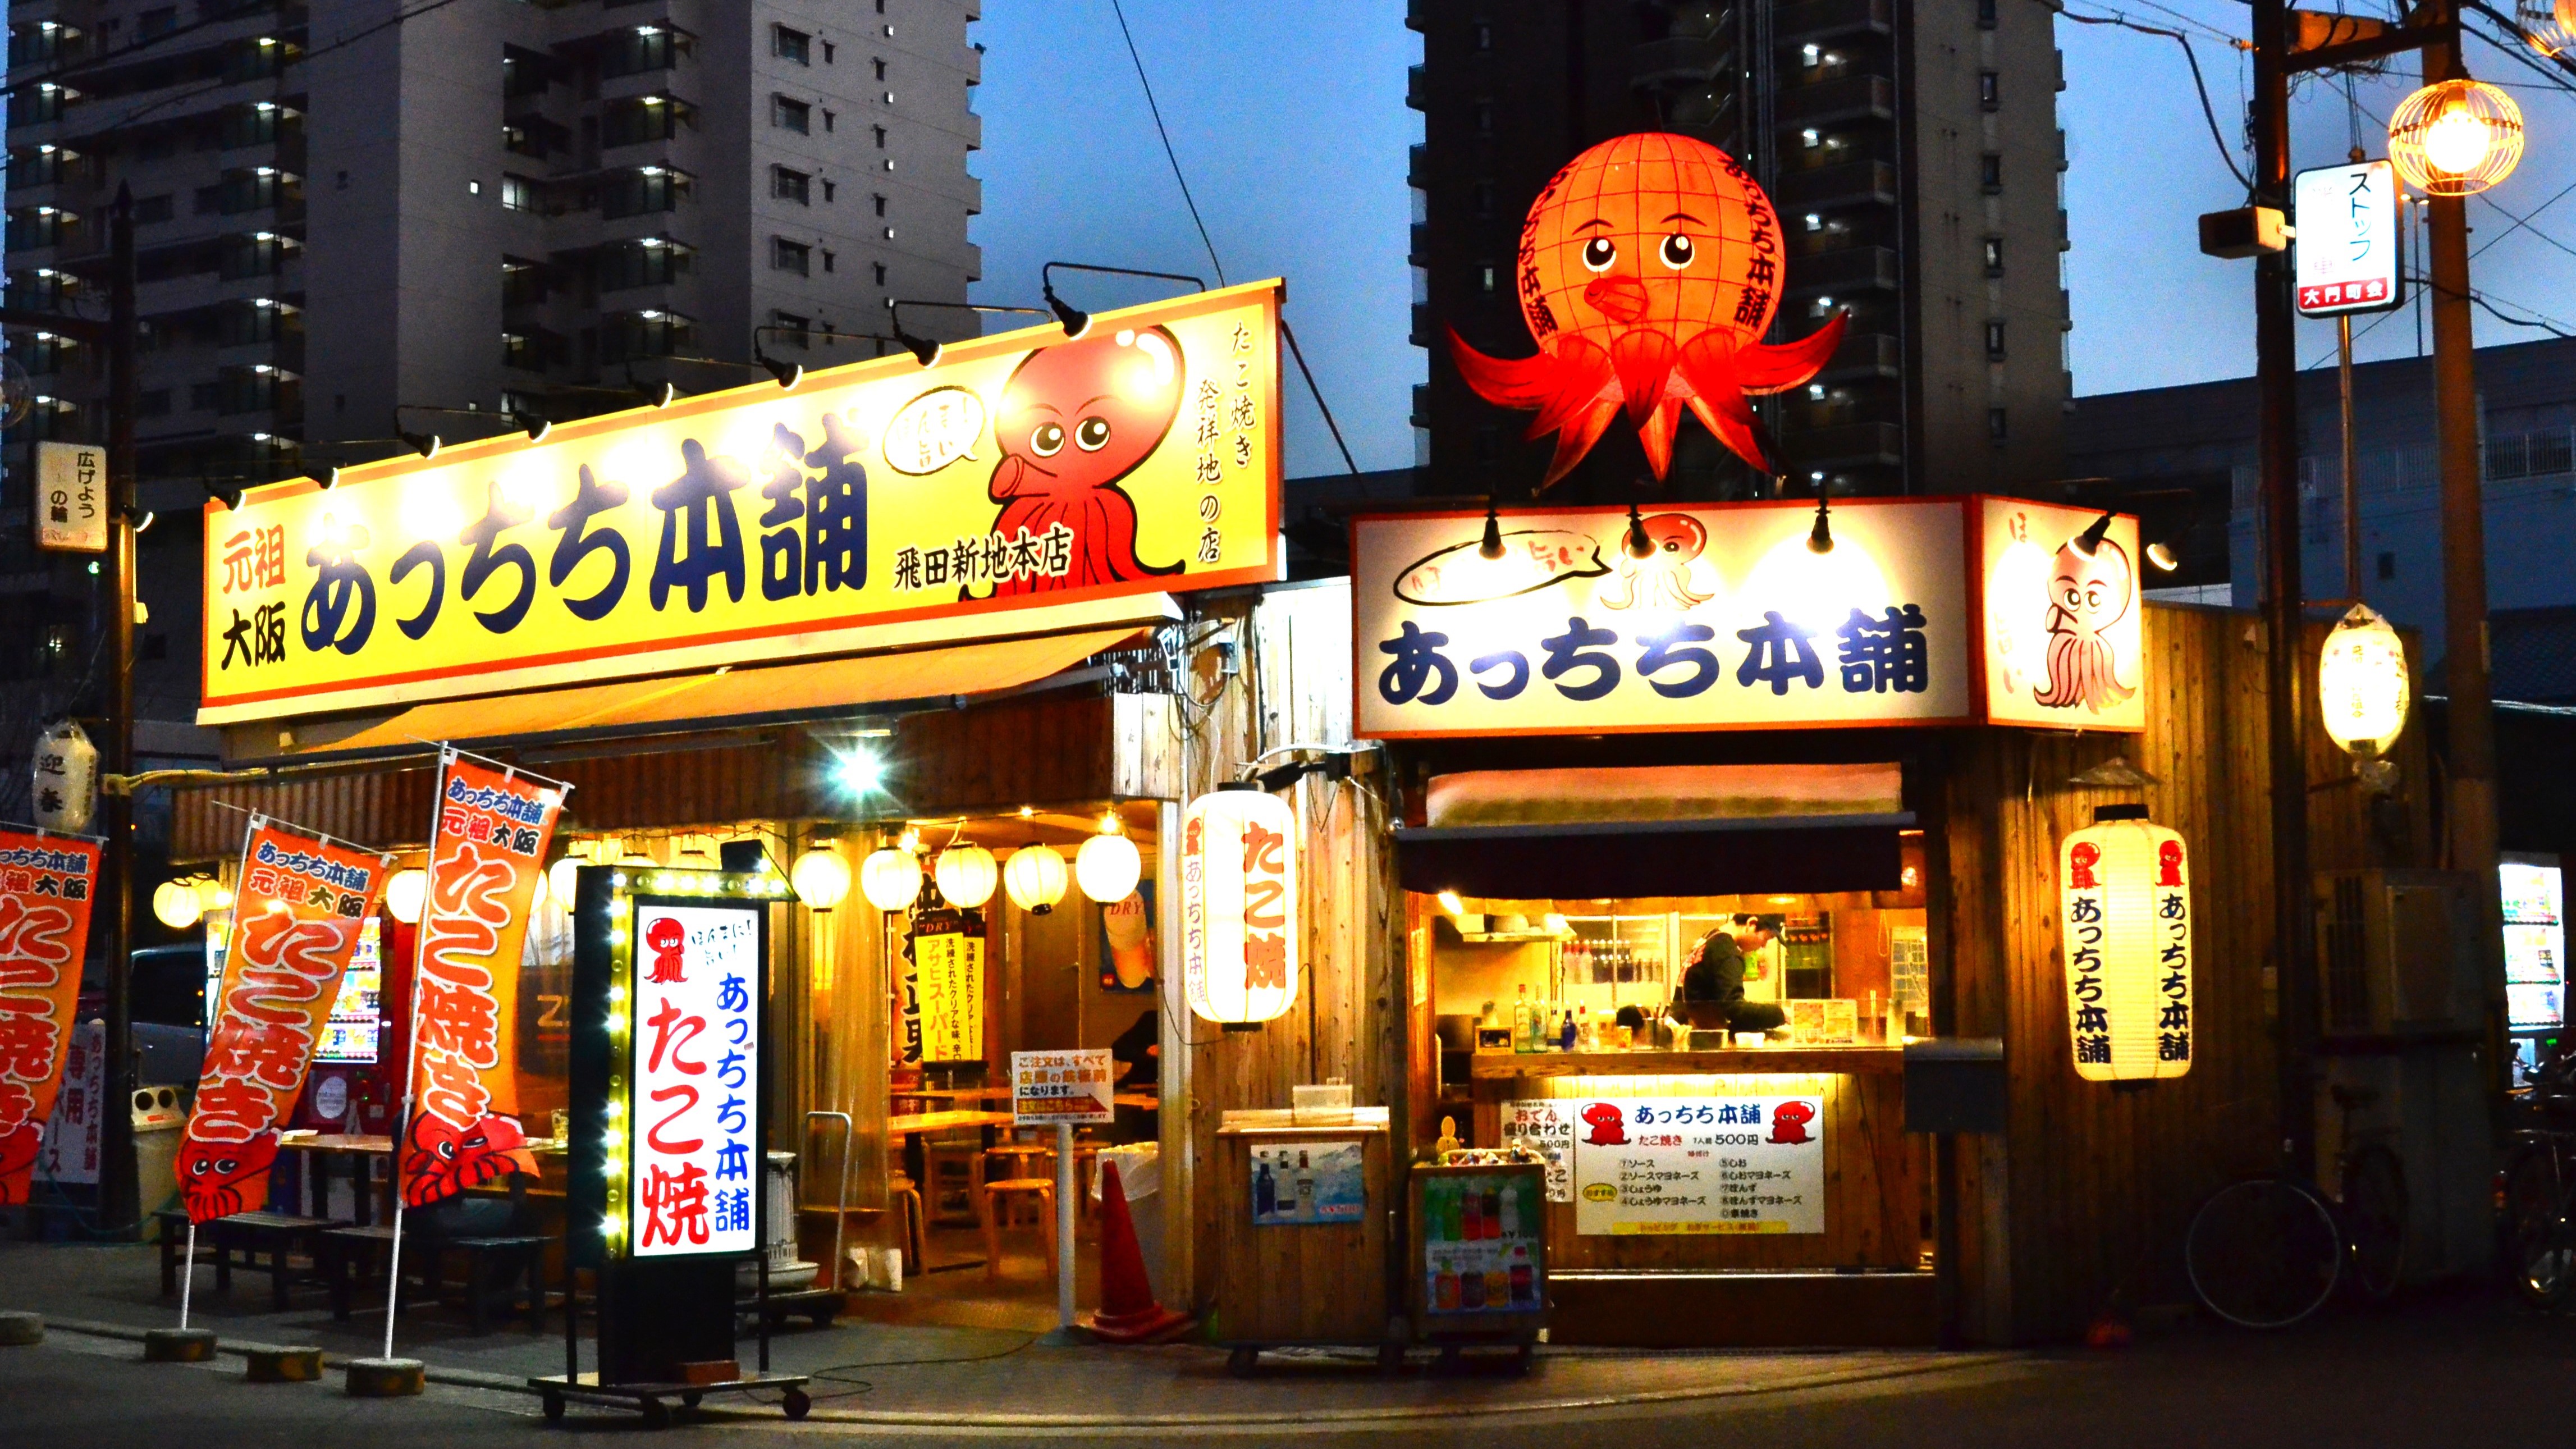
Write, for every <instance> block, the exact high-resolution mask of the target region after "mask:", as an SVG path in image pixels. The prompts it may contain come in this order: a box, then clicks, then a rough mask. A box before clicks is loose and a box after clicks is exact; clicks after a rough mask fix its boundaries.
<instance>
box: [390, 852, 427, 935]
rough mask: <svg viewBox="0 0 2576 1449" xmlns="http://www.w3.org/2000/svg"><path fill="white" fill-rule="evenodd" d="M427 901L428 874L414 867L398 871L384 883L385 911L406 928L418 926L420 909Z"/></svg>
mask: <svg viewBox="0 0 2576 1449" xmlns="http://www.w3.org/2000/svg"><path fill="white" fill-rule="evenodd" d="M428 900H429V872H427V871H425V870H422V869H421V868H420V867H418V866H414V867H412V868H411V869H409V870H398V871H395V872H394V874H393V879H391V880H388V881H386V882H385V909H386V910H389V911H391V912H393V915H394V919H395V920H397V921H400V922H402V923H403V924H404V925H406V926H416V925H419V924H420V908H421V907H422V906H423V905H425V904H427V903H428Z"/></svg>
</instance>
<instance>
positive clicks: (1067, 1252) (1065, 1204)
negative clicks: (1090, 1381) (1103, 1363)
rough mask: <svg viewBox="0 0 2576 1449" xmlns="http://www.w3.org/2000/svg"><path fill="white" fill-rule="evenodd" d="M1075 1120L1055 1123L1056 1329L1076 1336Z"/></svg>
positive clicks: (1064, 1335) (1068, 1336)
mask: <svg viewBox="0 0 2576 1449" xmlns="http://www.w3.org/2000/svg"><path fill="white" fill-rule="evenodd" d="M1073 1210H1074V1201H1073V1124H1072V1123H1070V1122H1058V1123H1057V1124H1055V1331H1056V1332H1057V1333H1058V1334H1060V1335H1062V1336H1063V1337H1064V1338H1066V1339H1073V1338H1074V1337H1075V1336H1076V1335H1075V1331H1074V1327H1073V1277H1074V1264H1073V1218H1074V1211H1073Z"/></svg>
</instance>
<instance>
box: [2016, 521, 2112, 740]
mask: <svg viewBox="0 0 2576 1449" xmlns="http://www.w3.org/2000/svg"><path fill="white" fill-rule="evenodd" d="M2110 528H2111V515H2110V514H2107V513H2106V514H2103V515H2102V516H2101V517H2100V518H2098V519H2095V520H2094V522H2093V526H2092V527H2090V528H2087V529H2086V530H2084V531H2083V532H2082V533H2079V534H2077V535H2076V536H2075V537H2073V538H2070V539H2068V540H2067V541H2066V542H2065V543H2064V544H2063V545H2062V546H2060V547H2059V549H2058V550H2057V567H2056V569H2055V570H2054V572H2053V574H2052V576H2051V578H2050V579H2049V584H2048V683H2047V685H2046V686H2045V687H2044V688H2042V689H2041V690H2040V691H2039V692H2038V693H2036V694H2034V695H2032V696H2031V700H2032V702H2033V703H2035V704H2038V705H2040V706H2041V707H2043V708H2046V709H2071V708H2073V707H2074V706H2076V705H2079V704H2080V705H2082V706H2084V707H2085V708H2086V709H2088V710H2090V711H2092V712H2093V713H2095V714H2099V713H2101V712H2102V711H2103V710H2104V709H2106V708H2108V707H2110V706H2112V705H2115V704H2118V703H2120V702H2121V701H2123V700H2126V699H2127V698H2128V697H2129V696H2130V695H2133V694H2135V693H2137V691H2136V690H2135V689H2132V688H2130V687H2129V686H2127V685H2124V684H2122V683H2121V682H2120V667H2119V659H2118V656H2117V655H2116V654H2115V653H2114V652H2113V650H2112V648H2111V641H2110V640H2109V639H2108V638H2106V637H2104V635H2105V631H2107V630H2108V629H2110V627H2111V626H2112V625H2114V624H2116V623H2118V622H2120V619H2121V618H2122V616H2124V615H2126V614H2127V613H2128V612H2129V606H2130V598H2129V595H2130V594H2131V593H2132V592H2133V590H2134V588H2135V585H2136V582H2137V573H2136V570H2134V569H2133V568H2132V567H2131V566H2130V564H2129V555H2128V552H2127V550H2125V549H2123V548H2121V547H2120V545H2118V544H2117V543H2114V542H2112V541H2111V540H2110V539H2109V538H2108V537H2106V536H2105V535H2107V534H2108V533H2109V532H2110Z"/></svg>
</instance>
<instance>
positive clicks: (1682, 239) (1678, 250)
mask: <svg viewBox="0 0 2576 1449" xmlns="http://www.w3.org/2000/svg"><path fill="white" fill-rule="evenodd" d="M1662 250H1663V258H1664V265H1665V266H1667V267H1670V268H1672V269H1673V270H1674V271H1676V272H1678V271H1680V270H1682V269H1683V268H1685V267H1687V266H1689V265H1690V264H1691V258H1692V257H1693V256H1695V255H1697V254H1698V251H1699V249H1698V248H1697V247H1694V246H1692V245H1691V239H1690V238H1689V237H1686V236H1683V235H1682V234H1681V233H1679V232H1675V233H1673V234H1672V235H1671V236H1668V237H1666V238H1664V245H1663V249H1662Z"/></svg>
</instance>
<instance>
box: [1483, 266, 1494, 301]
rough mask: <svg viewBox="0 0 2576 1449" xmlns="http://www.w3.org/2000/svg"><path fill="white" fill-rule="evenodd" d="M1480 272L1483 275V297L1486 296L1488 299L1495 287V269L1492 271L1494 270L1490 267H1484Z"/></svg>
mask: <svg viewBox="0 0 2576 1449" xmlns="http://www.w3.org/2000/svg"><path fill="white" fill-rule="evenodd" d="M1481 270H1482V271H1483V273H1484V275H1483V278H1482V282H1483V288H1484V293H1485V295H1486V296H1488V297H1490V296H1492V295H1494V287H1495V286H1496V284H1497V277H1496V275H1495V269H1494V268H1492V267H1490V266H1488V267H1484V268H1482V269H1481Z"/></svg>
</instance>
